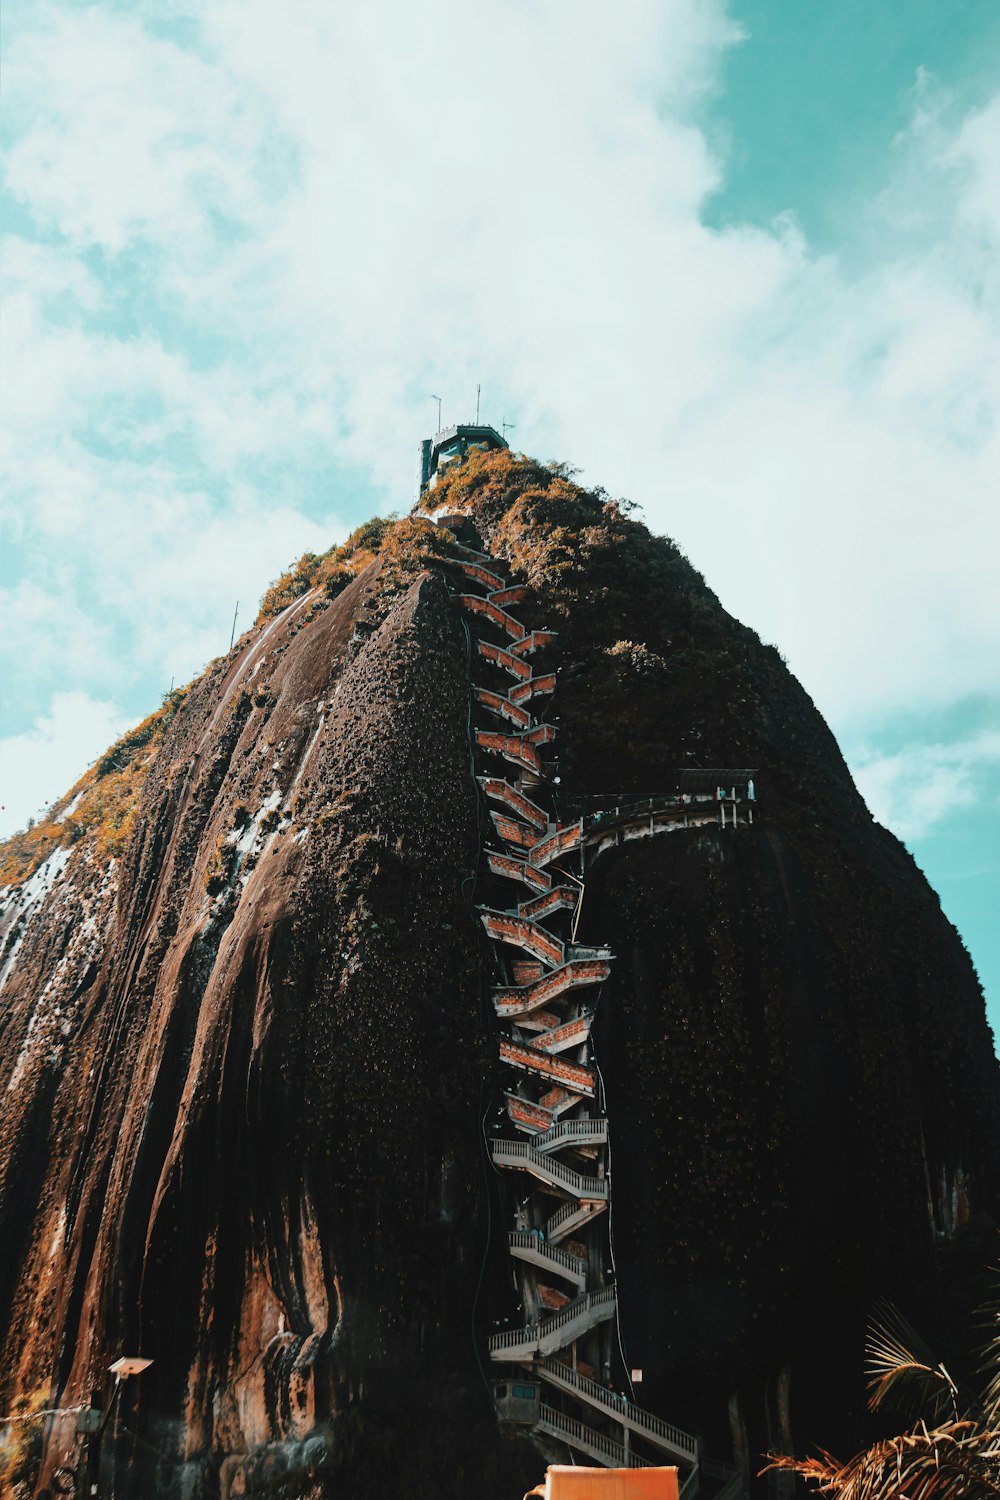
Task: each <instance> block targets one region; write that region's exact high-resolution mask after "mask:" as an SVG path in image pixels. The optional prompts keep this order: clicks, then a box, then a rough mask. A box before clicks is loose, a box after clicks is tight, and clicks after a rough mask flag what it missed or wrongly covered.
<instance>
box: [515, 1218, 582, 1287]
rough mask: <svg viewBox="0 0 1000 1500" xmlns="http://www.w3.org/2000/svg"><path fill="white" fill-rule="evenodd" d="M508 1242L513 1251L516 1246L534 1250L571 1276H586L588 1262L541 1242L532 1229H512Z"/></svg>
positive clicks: (555, 1246) (544, 1241) (556, 1246)
mask: <svg viewBox="0 0 1000 1500" xmlns="http://www.w3.org/2000/svg"><path fill="white" fill-rule="evenodd" d="M507 1241H508V1243H509V1244H510V1246H511V1248H512V1249H513V1248H514V1247H515V1246H516V1247H517V1248H518V1249H521V1250H533V1251H534V1252H535V1254H536V1255H541V1256H544V1258H545V1259H546V1260H551V1261H552V1262H553V1263H554V1264H555V1265H557V1266H562V1267H563V1268H564V1270H567V1271H569V1273H570V1275H571V1276H586V1274H587V1262H586V1261H585V1260H581V1258H580V1256H579V1255H571V1254H570V1253H569V1251H568V1250H560V1249H559V1246H558V1245H550V1244H548V1242H547V1241H546V1240H540V1239H539V1238H538V1236H537V1235H535V1234H532V1232H531V1230H530V1229H512V1230H510V1232H509V1233H508V1235H507Z"/></svg>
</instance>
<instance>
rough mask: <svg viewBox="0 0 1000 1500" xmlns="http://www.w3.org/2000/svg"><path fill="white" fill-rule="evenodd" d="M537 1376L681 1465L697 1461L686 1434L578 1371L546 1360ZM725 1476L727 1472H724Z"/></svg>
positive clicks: (695, 1444) (694, 1445)
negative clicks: (674, 1457)
mask: <svg viewBox="0 0 1000 1500" xmlns="http://www.w3.org/2000/svg"><path fill="white" fill-rule="evenodd" d="M539 1373H540V1374H541V1376H542V1379H543V1380H548V1381H549V1383H550V1384H551V1385H557V1386H559V1387H561V1388H562V1389H563V1390H567V1391H570V1390H572V1391H575V1392H576V1393H577V1394H578V1395H580V1396H581V1397H582V1398H583V1399H584V1400H585V1401H588V1402H589V1403H590V1405H591V1406H597V1407H600V1409H601V1410H602V1411H604V1412H606V1413H607V1414H608V1416H610V1417H614V1419H615V1420H616V1421H618V1422H625V1423H627V1424H628V1426H629V1427H632V1428H634V1429H635V1430H636V1431H637V1432H642V1433H645V1434H647V1435H648V1436H649V1438H650V1439H651V1440H652V1441H654V1442H655V1441H656V1440H657V1439H658V1440H659V1441H660V1442H662V1443H663V1444H664V1445H665V1446H666V1447H668V1448H669V1449H670V1451H671V1452H672V1453H675V1454H677V1455H679V1456H680V1458H681V1459H682V1461H683V1462H684V1463H689V1464H692V1463H696V1462H697V1459H698V1440H697V1438H694V1437H692V1436H691V1434H690V1433H689V1432H684V1431H683V1430H682V1429H681V1428H680V1427H675V1426H674V1425H673V1423H671V1422H664V1421H663V1419H662V1418H661V1417H655V1416H654V1415H653V1413H652V1412H649V1411H644V1410H643V1408H642V1407H641V1406H634V1405H633V1404H632V1402H631V1401H624V1400H623V1399H622V1397H621V1396H618V1395H616V1394H615V1393H614V1391H609V1390H606V1389H605V1388H604V1386H602V1385H598V1383H597V1381H596V1380H591V1379H589V1378H588V1376H586V1375H581V1374H580V1372H579V1370H574V1369H572V1368H571V1367H570V1366H569V1365H564V1364H563V1363H562V1362H561V1361H560V1360H557V1359H547V1360H545V1362H544V1363H543V1364H542V1366H541V1368H540V1371H539ZM727 1472H728V1471H727Z"/></svg>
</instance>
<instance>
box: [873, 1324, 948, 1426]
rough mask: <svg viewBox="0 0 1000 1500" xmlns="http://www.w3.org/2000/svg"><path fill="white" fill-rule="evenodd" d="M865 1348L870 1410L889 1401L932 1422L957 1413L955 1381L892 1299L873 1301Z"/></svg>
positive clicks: (877, 1409) (875, 1409) (900, 1409)
mask: <svg viewBox="0 0 1000 1500" xmlns="http://www.w3.org/2000/svg"><path fill="white" fill-rule="evenodd" d="M865 1353H866V1354H867V1357H868V1358H867V1365H868V1374H869V1377H870V1379H869V1382H868V1405H869V1406H870V1407H871V1409H872V1411H879V1410H881V1408H882V1407H883V1406H885V1405H887V1404H889V1403H890V1402H891V1403H892V1405H893V1406H895V1407H897V1408H898V1410H899V1411H900V1412H901V1414H903V1415H906V1416H911V1417H915V1416H918V1415H922V1416H924V1417H925V1418H927V1419H929V1420H930V1421H932V1422H936V1421H939V1420H940V1419H941V1418H942V1417H944V1416H945V1415H946V1414H949V1413H950V1414H951V1415H952V1416H957V1415H958V1411H959V1405H958V1390H957V1387H956V1386H955V1382H954V1381H953V1380H952V1378H951V1376H950V1375H949V1374H948V1371H947V1370H946V1369H945V1367H944V1365H942V1364H941V1363H940V1362H939V1361H938V1360H936V1359H935V1358H934V1355H933V1353H932V1352H931V1350H930V1348H929V1347H928V1346H927V1344H925V1343H924V1340H923V1339H922V1338H921V1337H920V1335H919V1333H917V1331H916V1329H914V1328H913V1327H912V1326H911V1324H910V1323H908V1322H907V1320H906V1319H905V1318H904V1317H903V1315H902V1313H901V1312H900V1311H899V1310H898V1308H896V1307H894V1306H893V1305H892V1303H891V1302H880V1303H878V1304H877V1305H876V1308H875V1313H874V1316H873V1319H872V1323H871V1327H870V1328H869V1331H868V1338H867V1340H866V1341H865Z"/></svg>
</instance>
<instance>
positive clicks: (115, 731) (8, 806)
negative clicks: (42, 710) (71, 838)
mask: <svg viewBox="0 0 1000 1500" xmlns="http://www.w3.org/2000/svg"><path fill="white" fill-rule="evenodd" d="M127 727H128V726H127V724H126V723H125V722H124V721H123V720H122V718H121V716H120V715H119V713H118V711H117V709H116V708H115V706H114V704H112V703H106V702H102V701H101V700H99V699H95V698H91V697H90V695H89V694H88V693H80V692H71V693H58V694H57V695H56V697H55V698H54V699H53V700H52V704H51V706H50V708H49V710H48V712H47V713H46V714H44V715H43V716H42V717H41V718H39V719H38V720H37V721H36V723H35V724H34V725H32V727H31V728H30V729H28V730H26V731H25V732H24V733H23V734H14V735H7V736H5V737H4V738H2V739H0V838H6V837H7V835H8V834H11V833H13V832H15V830H16V829H18V828H23V827H24V826H25V824H26V823H27V821H28V819H29V818H37V817H40V816H44V815H45V812H46V810H47V806H49V807H51V806H52V804H53V803H55V802H56V801H57V800H58V799H59V798H60V797H61V796H62V794H63V793H64V792H65V791H66V789H67V787H70V786H72V784H73V782H74V781H76V780H77V778H78V777H79V776H80V775H82V773H83V771H84V770H85V768H86V767H87V766H88V765H89V764H90V763H91V762H92V761H94V760H96V759H97V757H98V755H100V754H101V752H102V751H103V750H105V749H106V748H107V747H108V745H110V744H111V743H113V741H114V740H116V739H117V738H118V737H119V735H121V734H122V733H123V732H124V730H125V729H126V728H127Z"/></svg>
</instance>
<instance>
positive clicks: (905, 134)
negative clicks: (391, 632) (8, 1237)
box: [0, 0, 1000, 1032]
mask: <svg viewBox="0 0 1000 1500" xmlns="http://www.w3.org/2000/svg"><path fill="white" fill-rule="evenodd" d="M2 44H3V83H4V104H3V115H4V118H3V124H4V130H3V141H4V145H3V155H2V173H3V223H2V235H0V273H2V277H3V286H4V289H5V290H4V311H3V321H2V326H0V361H2V368H0V379H2V393H3V403H2V421H3V444H2V462H3V468H4V481H3V500H2V506H3V513H2V523H3V546H2V553H0V583H2V589H3V628H2V631H0V677H2V687H3V699H2V720H0V774H2V783H0V804H2V809H3V810H2V812H0V834H4V833H7V832H11V831H13V830H14V829H15V828H17V827H19V826H23V825H24V823H25V822H26V821H27V819H28V818H29V817H30V816H32V815H34V814H36V813H37V812H38V811H39V810H40V809H41V808H42V807H43V805H44V803H45V802H47V801H48V802H51V801H53V800H55V799H56V798H57V797H58V796H59V795H60V794H61V793H62V792H63V791H64V790H65V789H66V788H67V787H68V786H69V785H70V784H71V783H72V782H73V781H74V780H75V779H76V777H77V776H78V775H79V774H80V772H81V771H82V770H83V768H84V767H85V766H86V765H87V764H88V763H89V762H90V761H91V760H92V759H94V758H95V757H96V756H97V755H98V754H99V753H100V751H101V750H103V748H104V747H105V746H106V745H107V743H108V742H109V741H110V740H111V739H113V738H114V737H115V736H116V735H117V734H118V733H119V732H121V730H122V729H124V728H125V727H127V726H128V725H129V724H130V723H133V722H135V721H136V720H138V719H139V718H141V717H143V716H144V715H145V714H146V713H148V712H149V711H150V710H151V708H153V707H155V706H156V705H157V704H158V702H159V701H160V698H161V697H162V695H163V694H164V693H165V692H166V691H167V690H168V689H169V687H170V685H171V683H177V684H179V683H183V682H185V681H187V680H188V679H190V678H191V677H192V676H193V675H194V674H195V673H196V672H198V671H199V670H200V669H201V667H203V666H204V664H205V663H206V662H207V661H208V660H209V659H211V658H212V657H213V656H216V655H218V654H220V653H221V652H224V651H225V650H226V649H227V647H228V645H229V639H230V631H231V629H232V623H233V614H234V610H235V609H236V608H237V606H238V610H239V615H238V624H237V629H238V630H241V629H243V628H246V626H247V625H249V624H250V623H251V621H252V619H253V616H254V614H255V612H256V606H257V601H258V600H259V597H260V595H261V593H262V592H263V590H264V588H265V587H266V586H267V584H268V582H269V581H270V580H271V579H273V578H274V577H275V576H276V575H277V574H278V573H280V572H281V571H282V569H283V568H284V567H286V566H287V565H288V564H289V563H290V562H291V561H292V560H293V559H295V558H297V557H298V556H299V555H300V554H301V553H302V552H303V551H305V550H307V549H313V550H321V549H323V548H326V547H328V546H329V545H331V543H333V542H335V541H337V540H340V539H341V538H342V537H343V536H344V535H345V534H346V532H347V531H349V530H350V529H351V528H352V527H353V526H355V525H357V524H358V523H359V522H360V521H362V520H364V519H366V518H367V517H368V516H370V515H372V514H373V513H377V512H378V513H383V514H384V513H385V512H387V511H389V510H405V509H407V508H408V506H409V504H410V503H411V501H412V499H413V497H414V490H415V484H416V475H417V452H418V444H419V440H420V438H422V437H423V436H425V435H427V434H428V433H429V432H430V431H431V430H432V428H433V427H434V426H436V411H437V408H436V404H435V402H434V401H433V400H432V393H433V394H435V395H439V396H440V397H441V398H442V401H443V415H444V421H445V422H446V423H447V422H449V421H456V420H467V419H469V418H470V417H471V416H472V414H473V412H474V409H475V391H476V385H477V383H481V385H482V391H483V405H482V410H483V415H484V417H485V418H486V419H487V420H490V421H492V422H493V423H494V424H499V423H500V422H501V421H507V422H508V423H510V424H512V426H511V428H510V430H509V438H510V440H511V442H512V444H513V445H514V446H515V447H517V448H520V449H523V450H524V451H525V452H528V453H531V454H533V455H535V456H536V457H538V458H541V459H543V460H548V459H562V460H567V461H569V462H571V463H573V464H574V465H576V466H577V467H578V468H579V469H580V471H581V478H582V479H583V481H584V482H588V483H600V484H603V485H604V486H605V487H606V488H607V489H608V490H609V491H610V492H611V493H613V494H616V495H623V496H626V497H628V498H629V499H631V500H633V501H634V502H636V503H637V504H638V505H639V506H640V507H641V512H640V513H641V515H642V516H643V518H644V519H645V520H646V521H647V523H648V524H649V525H650V526H651V527H652V528H653V529H654V530H655V531H658V532H663V533H665V534H667V535H669V536H671V537H673V538H674V540H675V541H676V542H677V543H678V544H679V545H680V546H681V547H682V549H683V550H684V551H685V552H686V553H687V555H688V556H689V557H690V558H691V560H692V562H693V563H694V564H695V565H696V566H697V567H698V568H700V569H701V571H702V572H703V573H704V574H705V575H706V577H707V579H708V581H709V583H710V584H711V586H712V587H713V588H714V589H715V591H716V592H717V594H718V595H719V597H720V599H721V600H722V602H723V604H724V605H725V606H726V608H727V609H728V610H730V612H731V613H733V614H735V615H737V616H738V617H739V618H740V619H742V620H744V621H745V622H746V623H747V624H749V625H752V626H753V627H754V628H755V629H756V630H758V631H759V632H760V634H761V636H762V637H763V638H764V639H765V640H768V641H773V642H774V643H775V644H776V645H777V646H778V647H779V648H780V650H781V651H782V653H783V654H784V656H785V657H786V659H787V661H788V663H789V665H790V667H791V668H792V670H793V671H794V672H795V673H796V675H797V676H798V677H799V678H800V680H801V681H802V682H803V683H804V685H805V687H806V689H807V690H808V692H809V693H810V695H811V696H812V698H813V699H814V701H815V702H816V704H817V705H818V707H819V708H820V710H821V711H822V713H823V714H824V715H825V717H826V718H827V720H828V722H829V723H830V725H831V727H832V728H833V730H834V732H835V733H836V735H837V736H838V739H839V741H840V744H841V747H842V749H843V751H844V754H845V756H846V758H847V760H848V763H849V765H850V767H851V769H852V771H853V773H854V776H855V778H856V780H857V782H858V785H859V787H860V788H861V790H862V792H863V794H864V796H865V797H866V799H867V801H868V803H869V806H870V807H871V809H872V811H873V812H874V814H875V815H876V817H878V818H879V819H880V820H881V821H882V822H884V823H885V824H886V825H887V826H888V827H890V828H891V829H892V830H893V831H894V832H895V833H896V834H898V836H899V837H900V838H901V839H903V840H904V841H905V843H906V844H907V846H908V847H909V848H910V850H911V851H912V853H913V855H914V857H915V858H916V860H917V862H918V864H919V865H920V866H921V867H922V868H923V870H924V871H925V872H926V874H927V875H928V878H929V879H930V880H931V882H932V884H933V885H934V887H935V889H936V890H937V891H938V893H939V895H940V897H941V902H942V905H943V907H944V910H945V911H946V912H947V914H948V915H949V917H950V918H951V920H952V921H953V922H954V923H955V924H956V926H957V927H958V929H959V931H960V933H961V934H962V937H963V939H964V941H965V943H966V945H967V947H968V948H969V950H970V952H971V954H972V956H973V959H974V961H975V963H976V966H977V969H978V971H979V974H980V977H981V979H982V981H983V984H984V987H985V989H986V993H987V1001H988V1005H989V1007H990V1014H991V1019H992V1023H993V1026H994V1029H995V1031H998V1032H1000V921H998V908H1000V675H998V671H997V662H998V660H1000V590H998V588H997V559H998V556H1000V545H998V544H1000V505H998V503H997V498H998V494H1000V483H998V481H1000V432H998V415H1000V350H998V345H1000V338H998V325H1000V258H998V249H1000V64H998V61H997V59H998V58H1000V45H998V44H1000V7H997V6H996V4H995V3H994V0H908V3H907V4H906V5H905V6H901V5H898V4H895V3H889V0H874V3H873V0H864V3H862V0H839V3H838V4H837V5H836V6H830V5H821V4H819V3H818V0H800V3H798V4H795V5H790V4H788V3H787V0H729V3H723V0H618V3H617V4H616V5H615V6H614V7H609V6H608V5H607V4H606V3H597V0H530V3H529V0H472V3H470V0H427V3H425V4H423V5H420V6H415V5H412V4H409V3H404V0H369V3H368V4H366V5H364V6H348V5H347V4H346V3H340V0H286V3H284V4H282V5H277V6H276V5H274V4H273V0H238V3H237V0H197V3H194V0H155V3H147V0H90V3H87V4H78V3H74V0H7V4H6V6H5V8H4V15H3V34H2ZM764 790H765V789H763V788H762V789H761V792H762V795H763V793H764Z"/></svg>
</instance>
